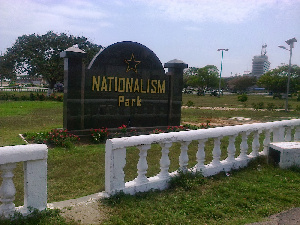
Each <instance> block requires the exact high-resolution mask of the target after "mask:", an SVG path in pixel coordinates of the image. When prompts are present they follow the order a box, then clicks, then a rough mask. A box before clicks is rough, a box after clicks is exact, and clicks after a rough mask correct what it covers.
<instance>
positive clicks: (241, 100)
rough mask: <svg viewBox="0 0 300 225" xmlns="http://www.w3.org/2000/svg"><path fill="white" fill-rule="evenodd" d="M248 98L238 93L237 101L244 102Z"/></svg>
mask: <svg viewBox="0 0 300 225" xmlns="http://www.w3.org/2000/svg"><path fill="white" fill-rule="evenodd" d="M247 100H248V96H247V95H246V94H245V93H244V94H242V95H238V101H239V102H246V101H247Z"/></svg>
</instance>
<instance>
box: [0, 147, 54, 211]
mask: <svg viewBox="0 0 300 225" xmlns="http://www.w3.org/2000/svg"><path fill="white" fill-rule="evenodd" d="M47 155H48V150H47V146H46V145H43V144H32V145H16V146H6V147H0V170H1V172H2V184H1V187H0V203H1V205H0V216H4V217H9V216H10V215H12V214H13V213H14V212H15V211H18V212H21V213H22V214H28V213H29V209H30V208H36V209H38V210H43V209H45V208H46V207H47ZM18 162H23V169H24V205H23V206H21V207H18V208H15V204H14V203H13V201H14V199H15V194H16V189H15V185H14V183H13V176H14V173H13V170H14V168H16V163H18Z"/></svg>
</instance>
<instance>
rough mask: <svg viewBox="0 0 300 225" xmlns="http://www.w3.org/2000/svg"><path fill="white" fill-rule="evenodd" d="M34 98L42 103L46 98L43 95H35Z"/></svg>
mask: <svg viewBox="0 0 300 225" xmlns="http://www.w3.org/2000/svg"><path fill="white" fill-rule="evenodd" d="M36 97H37V99H38V100H39V101H44V100H45V99H46V96H45V95H44V94H39V93H36Z"/></svg>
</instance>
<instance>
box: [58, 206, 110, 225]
mask: <svg viewBox="0 0 300 225" xmlns="http://www.w3.org/2000/svg"><path fill="white" fill-rule="evenodd" d="M109 212H110V209H107V207H105V206H104V205H102V204H101V203H100V202H99V201H93V202H83V203H79V204H77V205H73V206H70V207H65V208H63V209H62V210H61V216H63V217H65V218H66V220H67V221H74V222H75V223H78V224H101V223H102V222H104V220H106V219H107V218H108V217H109Z"/></svg>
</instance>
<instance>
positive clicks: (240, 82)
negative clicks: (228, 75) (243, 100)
mask: <svg viewBox="0 0 300 225" xmlns="http://www.w3.org/2000/svg"><path fill="white" fill-rule="evenodd" d="M255 83H256V78H255V77H250V76H243V77H235V78H233V79H231V80H230V81H228V87H229V88H230V89H231V90H233V91H236V92H240V93H245V92H246V91H247V89H248V88H249V87H251V86H253V85H255Z"/></svg>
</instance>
